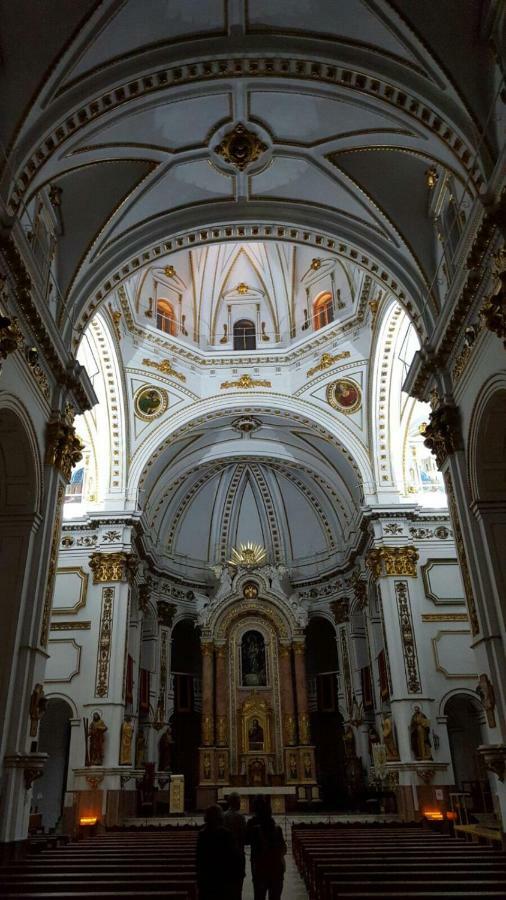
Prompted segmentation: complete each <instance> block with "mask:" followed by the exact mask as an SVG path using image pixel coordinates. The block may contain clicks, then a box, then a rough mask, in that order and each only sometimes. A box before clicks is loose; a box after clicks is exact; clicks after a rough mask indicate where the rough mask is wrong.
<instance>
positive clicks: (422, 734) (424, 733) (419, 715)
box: [409, 706, 432, 759]
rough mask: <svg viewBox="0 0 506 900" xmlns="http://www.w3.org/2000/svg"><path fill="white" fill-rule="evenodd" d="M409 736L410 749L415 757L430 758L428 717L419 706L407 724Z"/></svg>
mask: <svg viewBox="0 0 506 900" xmlns="http://www.w3.org/2000/svg"><path fill="white" fill-rule="evenodd" d="M409 733H410V738H411V750H412V751H413V756H414V757H415V759H432V752H431V744H430V737H429V735H430V719H428V718H427V716H426V715H425V713H423V712H422V710H421V709H420V707H419V706H415V711H414V713H413V715H412V717H411V723H410V726H409Z"/></svg>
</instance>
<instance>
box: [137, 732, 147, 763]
mask: <svg viewBox="0 0 506 900" xmlns="http://www.w3.org/2000/svg"><path fill="white" fill-rule="evenodd" d="M145 755H146V738H145V737H144V732H143V730H142V729H139V733H138V735H137V740H136V742H135V768H136V769H142V767H143V765H144V757H145Z"/></svg>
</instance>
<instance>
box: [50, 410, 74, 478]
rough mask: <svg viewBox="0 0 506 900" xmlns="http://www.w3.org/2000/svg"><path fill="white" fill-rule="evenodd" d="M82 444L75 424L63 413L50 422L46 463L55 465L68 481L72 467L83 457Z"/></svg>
mask: <svg viewBox="0 0 506 900" xmlns="http://www.w3.org/2000/svg"><path fill="white" fill-rule="evenodd" d="M81 451H82V444H81V441H80V440H79V438H78V437H77V435H76V433H75V429H74V426H73V425H71V424H69V423H68V421H66V419H65V418H63V417H62V416H61V415H59V416H58V418H56V419H53V420H52V421H50V422H48V425H47V446H46V463H48V464H49V465H50V466H55V467H56V468H57V469H59V471H60V472H61V474H62V475H63V478H64V479H65V481H66V482H67V483H68V482H69V481H70V476H71V473H72V469H73V468H74V466H75V465H77V463H78V462H79V461H80V460H81V459H82V458H83V454H82V452H81Z"/></svg>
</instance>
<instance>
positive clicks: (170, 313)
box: [156, 298, 177, 337]
mask: <svg viewBox="0 0 506 900" xmlns="http://www.w3.org/2000/svg"><path fill="white" fill-rule="evenodd" d="M156 327H157V328H159V329H160V331H163V332H164V333H165V334H170V335H171V337H175V336H176V334H177V328H176V314H175V312H174V307H173V305H172V303H170V302H169V300H165V299H164V298H160V299H159V300H157V301H156Z"/></svg>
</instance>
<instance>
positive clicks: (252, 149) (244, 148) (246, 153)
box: [214, 123, 267, 172]
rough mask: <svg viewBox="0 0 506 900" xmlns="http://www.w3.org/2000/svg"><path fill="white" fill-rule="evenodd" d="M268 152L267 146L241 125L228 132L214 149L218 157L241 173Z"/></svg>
mask: <svg viewBox="0 0 506 900" xmlns="http://www.w3.org/2000/svg"><path fill="white" fill-rule="evenodd" d="M266 150H267V144H264V143H263V141H261V140H260V138H259V137H258V135H256V134H255V133H254V132H253V131H249V130H248V129H247V128H246V127H245V126H244V125H242V124H241V123H239V124H238V125H236V126H235V128H233V129H232V131H229V132H227V134H226V135H225V136H224V138H223V140H222V141H221V143H219V144H218V145H217V146H216V147H215V148H214V151H215V153H217V154H218V156H221V157H222V159H223V160H224V161H225V162H226V163H229V164H230V165H231V166H233V167H234V168H235V169H239V171H240V172H242V171H243V169H245V168H246V167H247V166H249V165H250V163H252V162H255V161H256V160H257V159H258V158H259V156H261V154H262V153H265V151H266Z"/></svg>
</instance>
